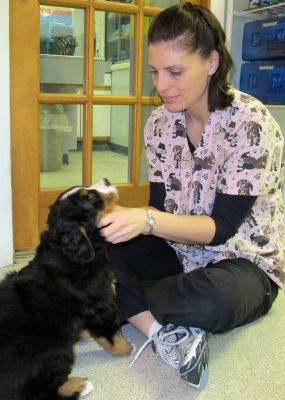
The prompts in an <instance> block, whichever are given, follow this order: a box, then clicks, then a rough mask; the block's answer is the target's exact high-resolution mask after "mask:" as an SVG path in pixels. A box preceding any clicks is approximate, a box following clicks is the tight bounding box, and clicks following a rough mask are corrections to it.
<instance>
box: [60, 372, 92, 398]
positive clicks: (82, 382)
mask: <svg viewBox="0 0 285 400" xmlns="http://www.w3.org/2000/svg"><path fill="white" fill-rule="evenodd" d="M86 381H87V379H86V378H77V377H72V378H69V379H68V380H67V381H66V382H65V383H64V384H63V385H61V386H60V387H59V388H58V391H57V392H58V394H59V396H62V397H71V396H72V395H73V394H75V393H81V392H82V390H83V389H85V386H86Z"/></svg>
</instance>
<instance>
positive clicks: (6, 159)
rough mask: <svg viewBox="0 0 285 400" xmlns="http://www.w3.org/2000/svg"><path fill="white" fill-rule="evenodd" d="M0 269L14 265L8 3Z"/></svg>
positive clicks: (0, 106)
mask: <svg viewBox="0 0 285 400" xmlns="http://www.w3.org/2000/svg"><path fill="white" fill-rule="evenodd" d="M0 54H1V64H0V82H1V96H0V174H1V180H0V267H3V266H6V265H11V264H12V263H13V252H14V250H13V233H12V195H11V157H10V154H11V147H10V94H9V91H10V75H9V68H10V66H9V0H1V4H0Z"/></svg>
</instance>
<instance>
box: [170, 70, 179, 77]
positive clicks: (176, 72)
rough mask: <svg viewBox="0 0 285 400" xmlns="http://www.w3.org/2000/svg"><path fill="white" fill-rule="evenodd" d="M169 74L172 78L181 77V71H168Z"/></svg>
mask: <svg viewBox="0 0 285 400" xmlns="http://www.w3.org/2000/svg"><path fill="white" fill-rule="evenodd" d="M170 74H171V75H173V76H178V75H181V74H182V72H181V71H170Z"/></svg>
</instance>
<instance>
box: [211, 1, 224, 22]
mask: <svg viewBox="0 0 285 400" xmlns="http://www.w3.org/2000/svg"><path fill="white" fill-rule="evenodd" d="M226 1H227V0H211V7H210V8H211V11H212V12H213V13H214V14H215V16H216V17H217V18H218V20H219V21H220V24H221V25H222V27H223V28H225V8H226Z"/></svg>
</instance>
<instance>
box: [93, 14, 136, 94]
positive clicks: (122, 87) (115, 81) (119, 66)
mask: <svg viewBox="0 0 285 400" xmlns="http://www.w3.org/2000/svg"><path fill="white" fill-rule="evenodd" d="M94 41H95V73H94V84H95V86H111V93H112V95H116V96H117V95H130V94H132V92H133V89H132V77H133V47H134V16H132V15H129V14H124V13H118V12H105V11H96V10H95V40H94Z"/></svg>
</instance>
